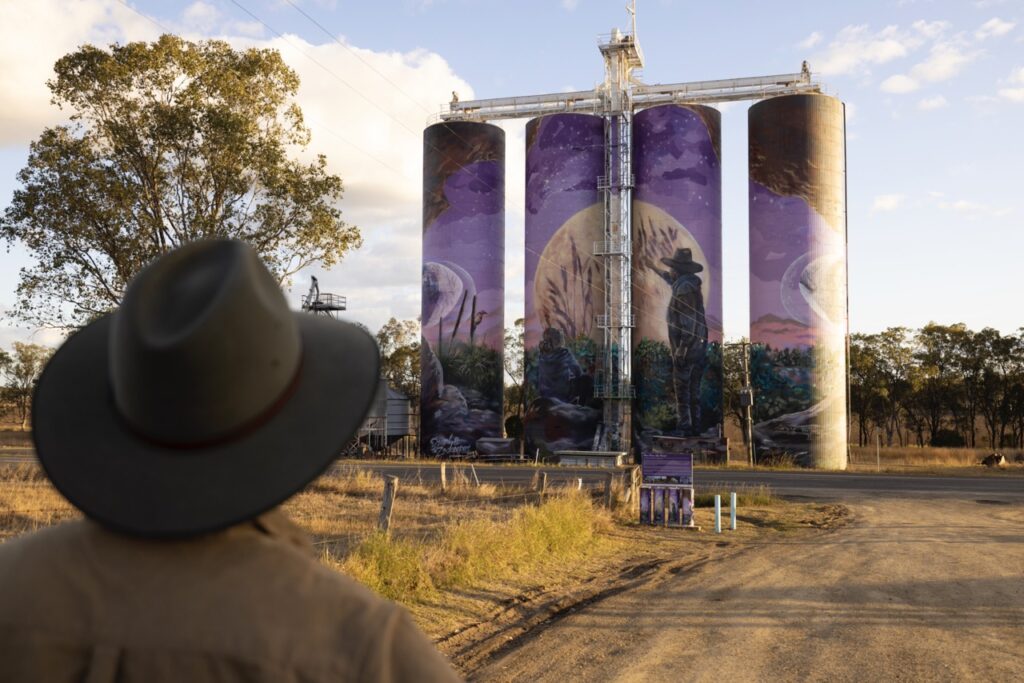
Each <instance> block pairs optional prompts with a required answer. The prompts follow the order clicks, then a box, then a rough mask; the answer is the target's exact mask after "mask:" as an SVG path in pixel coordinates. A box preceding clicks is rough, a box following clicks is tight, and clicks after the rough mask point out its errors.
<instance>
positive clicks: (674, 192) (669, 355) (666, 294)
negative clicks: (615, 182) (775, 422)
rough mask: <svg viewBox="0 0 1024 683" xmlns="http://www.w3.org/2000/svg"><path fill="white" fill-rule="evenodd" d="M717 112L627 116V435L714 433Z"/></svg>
mask: <svg viewBox="0 0 1024 683" xmlns="http://www.w3.org/2000/svg"><path fill="white" fill-rule="evenodd" d="M720 128H721V127H720V115H719V113H718V111H717V110H715V109H712V108H710V107H703V106H698V105H689V106H681V105H675V104H672V105H664V106H659V107H652V108H650V109H645V110H643V111H641V112H639V113H638V114H636V116H635V117H634V118H633V143H634V147H633V154H634V156H633V168H634V172H635V175H636V189H635V191H634V194H633V301H634V304H635V312H636V327H635V330H634V334H633V381H634V383H635V385H636V404H635V409H634V414H633V439H634V444H635V446H636V448H637V451H638V452H641V453H642V452H644V451H646V450H649V449H650V448H651V446H652V443H653V440H654V438H656V437H658V436H662V435H664V436H683V437H685V436H698V435H703V436H717V434H718V430H719V426H720V424H721V421H722V359H721V342H722V169H721V159H720Z"/></svg>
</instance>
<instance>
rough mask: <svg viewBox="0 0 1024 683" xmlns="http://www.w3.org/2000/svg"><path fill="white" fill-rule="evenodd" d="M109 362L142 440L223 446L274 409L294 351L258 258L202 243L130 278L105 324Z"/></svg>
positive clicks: (284, 310)
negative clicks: (108, 329) (108, 325)
mask: <svg viewBox="0 0 1024 683" xmlns="http://www.w3.org/2000/svg"><path fill="white" fill-rule="evenodd" d="M109 354H110V382H111V388H112V391H113V398H114V403H115V405H116V408H117V410H118V412H119V413H120V414H121V417H122V418H123V419H124V420H125V421H126V422H127V423H128V425H129V426H130V427H131V428H132V429H133V430H134V431H135V432H137V433H139V434H140V435H142V436H145V437H147V438H149V439H152V440H154V441H158V442H161V443H166V444H169V445H183V446H187V445H193V444H201V443H206V442H210V441H216V440H218V439H221V438H224V437H226V436H228V435H230V434H232V433H234V432H236V431H238V430H239V429H242V428H244V427H245V426H246V425H247V424H249V423H251V422H253V421H256V420H258V419H259V418H260V417H261V416H262V415H264V414H265V413H266V412H267V411H268V410H269V409H271V408H272V407H273V406H274V405H275V404H276V403H278V401H279V400H280V399H281V398H282V396H283V395H284V394H286V393H287V391H288V389H289V387H290V386H291V385H292V383H293V380H294V379H295V377H296V375H297V371H298V367H299V363H300V361H301V356H302V343H301V339H300V335H299V330H298V326H297V324H296V322H295V319H294V315H293V314H292V312H291V311H290V310H289V308H288V304H287V302H286V300H285V298H284V294H283V292H282V291H281V289H280V287H279V286H278V284H277V282H276V281H275V280H274V277H273V276H272V275H271V274H270V272H269V271H268V270H267V268H266V267H265V266H264V265H263V264H262V263H261V262H260V259H259V256H258V255H257V254H256V252H255V251H254V250H253V249H252V248H251V247H249V246H248V245H246V244H245V243H243V242H239V241H236V240H204V241H199V242H193V243H191V244H188V245H186V246H184V247H182V248H179V249H176V250H174V251H172V252H170V253H167V254H165V255H163V256H161V257H160V258H158V259H156V260H155V261H154V262H153V263H151V264H150V265H149V266H147V267H146V268H145V269H143V270H142V271H141V272H140V273H139V274H138V275H137V276H136V277H135V279H134V280H132V282H131V283H130V284H129V286H128V289H127V291H126V293H125V296H124V299H123V301H122V303H121V307H120V309H118V311H117V312H116V313H115V314H114V316H113V323H112V329H111V335H110V341H109Z"/></svg>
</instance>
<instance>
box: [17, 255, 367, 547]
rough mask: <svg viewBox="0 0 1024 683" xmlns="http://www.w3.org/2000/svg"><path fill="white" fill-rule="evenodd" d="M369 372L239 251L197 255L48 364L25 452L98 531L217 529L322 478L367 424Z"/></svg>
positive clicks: (173, 258) (144, 277) (162, 272)
mask: <svg viewBox="0 0 1024 683" xmlns="http://www.w3.org/2000/svg"><path fill="white" fill-rule="evenodd" d="M378 373H379V354H378V350H377V347H376V344H375V342H374V340H373V338H372V337H371V336H370V335H369V334H368V333H366V332H365V331H364V330H362V329H360V328H359V327H358V326H356V325H353V324H349V323H344V322H340V321H338V320H335V319H333V318H330V317H328V316H314V315H310V314H307V313H301V312H296V311H292V310H290V309H289V307H288V304H287V302H286V300H285V298H284V294H283V292H282V291H281V288H280V287H279V285H278V283H277V281H276V280H275V279H274V277H273V276H272V275H271V273H270V272H269V271H268V270H267V268H266V267H265V266H264V265H263V264H262V262H261V261H260V259H259V257H258V256H257V254H256V252H255V251H254V250H253V249H252V248H251V247H249V246H248V245H246V244H245V243H243V242H239V241H235V240H204V241H199V242H193V243H190V244H187V245H185V246H183V247H180V248H178V249H175V250H173V251H171V252H169V253H167V254H165V255H164V256H162V257H160V258H158V259H156V260H155V261H153V262H152V263H151V264H150V265H148V266H147V267H146V268H144V269H143V270H142V271H141V272H140V273H139V274H138V275H137V276H136V277H135V278H134V279H133V280H132V281H131V283H130V284H129V285H128V287H127V290H126V292H125V295H124V299H123V301H122V304H121V306H120V308H118V309H117V310H116V311H115V312H113V313H110V314H108V315H105V316H103V317H101V318H99V319H98V320H96V321H94V322H92V323H91V324H89V325H87V326H86V327H84V328H83V329H82V330H80V331H78V332H77V333H75V334H74V335H72V336H71V337H70V338H69V339H68V340H67V341H66V342H65V343H64V344H63V346H61V347H60V349H58V351H57V352H56V353H55V354H54V356H53V358H52V359H51V360H50V362H49V364H48V365H47V367H46V369H45V370H44V372H43V374H42V376H41V378H40V380H39V382H38V385H37V387H36V392H35V397H34V403H33V426H34V430H33V436H34V439H35V444H36V451H37V455H38V458H39V461H40V463H41V464H42V466H43V468H44V470H45V471H46V474H47V475H48V476H49V478H50V480H51V481H52V482H53V484H54V485H55V486H56V487H57V489H58V490H59V491H60V492H61V493H62V494H64V496H66V497H67V499H68V500H69V501H71V503H73V504H74V505H75V506H77V507H78V508H80V509H81V510H82V511H83V512H84V513H85V514H86V515H88V516H89V517H91V518H93V519H95V520H96V521H98V522H100V523H101V524H103V525H105V526H107V527H109V528H112V529H114V530H117V531H121V532H125V533H129V534H134V535H140V536H149V537H169V536H190V535H196V534H201V533H205V532H211V531H216V530H219V529H223V528H226V527H228V526H231V525H233V524H236V523H238V522H242V521H244V520H246V519H250V518H252V517H255V516H257V515H259V514H260V513H262V512H264V511H266V510H268V509H270V508H272V507H274V506H276V505H278V504H279V503H281V502H282V501H284V500H285V499H286V498H288V497H289V496H291V495H292V494H294V493H296V492H297V491H298V490H300V489H301V488H302V487H304V486H305V485H306V484H307V483H309V482H310V481H312V480H313V479H315V478H316V477H317V476H319V475H320V474H321V473H322V472H323V471H324V470H325V469H326V468H327V467H328V466H329V465H330V463H331V462H332V461H333V460H334V459H335V458H336V457H337V455H338V454H339V452H340V451H341V449H342V448H343V446H344V445H345V444H346V443H347V442H348V441H349V440H350V439H351V438H352V437H353V435H354V434H355V433H356V431H357V429H358V427H359V425H360V424H361V422H362V421H363V419H364V417H365V415H366V413H367V411H368V410H369V407H370V404H371V401H372V399H373V395H374V392H375V391H376V388H377V381H378Z"/></svg>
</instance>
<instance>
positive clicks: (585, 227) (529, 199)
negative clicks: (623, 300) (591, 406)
mask: <svg viewBox="0 0 1024 683" xmlns="http://www.w3.org/2000/svg"><path fill="white" fill-rule="evenodd" d="M603 144H604V121H603V120H602V119H601V118H599V117H596V116H588V115H585V114H558V115H553V116H545V117H541V118H538V119H533V120H531V121H530V122H529V123H528V124H527V127H526V259H525V271H526V274H525V285H526V286H525V308H524V310H525V315H526V346H527V347H528V348H535V347H536V346H537V344H538V343H539V342H540V335H541V333H542V332H543V329H544V327H546V326H548V325H551V326H556V327H560V328H567V327H574V328H575V329H574V330H571V329H562V331H563V332H565V333H566V334H567V335H569V336H575V334H574V332H576V333H584V334H590V333H592V331H593V316H594V315H597V314H600V313H601V312H603V310H604V293H603V289H602V288H601V276H600V272H601V268H600V260H599V259H594V258H593V257H592V256H591V252H592V247H593V243H594V242H595V241H597V240H600V239H602V236H603V231H604V225H603V222H602V215H601V204H600V199H601V198H600V195H599V193H598V191H597V178H598V176H600V175H602V174H603V173H604V148H603ZM573 247H575V249H576V255H577V258H578V259H579V264H580V265H582V266H583V269H584V270H585V271H588V272H590V274H591V278H592V284H593V285H594V286H592V287H590V288H589V290H587V285H586V282H585V278H586V275H585V274H583V273H582V272H581V271H580V269H579V267H577V269H576V271H574V269H573V252H572V249H573ZM538 273H540V277H538ZM563 275H564V277H565V280H564V283H563ZM584 290H587V291H589V293H590V298H591V305H590V306H589V307H588V306H587V305H586V303H585V301H584V299H585V298H586V292H585V291H584ZM538 292H539V295H538ZM555 299H557V300H558V301H557V302H556V301H555ZM558 304H561V307H562V308H563V309H564V310H566V311H567V312H568V314H569V316H570V318H571V325H566V324H564V322H563V323H562V324H560V323H559V320H558V318H557V316H556V315H555V312H554V310H553V309H554V308H556V306H557V305H558ZM545 318H546V319H547V322H545Z"/></svg>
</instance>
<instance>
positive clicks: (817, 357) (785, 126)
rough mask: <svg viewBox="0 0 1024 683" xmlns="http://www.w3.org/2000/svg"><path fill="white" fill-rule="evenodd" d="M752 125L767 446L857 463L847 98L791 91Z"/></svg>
mask: <svg viewBox="0 0 1024 683" xmlns="http://www.w3.org/2000/svg"><path fill="white" fill-rule="evenodd" d="M748 123H749V130H750V140H749V142H750V339H751V342H752V343H753V348H752V351H751V373H752V381H753V384H754V392H755V399H754V401H755V403H754V423H755V424H754V440H755V443H756V445H757V447H758V453H760V454H766V453H788V454H790V455H792V456H794V457H795V458H796V459H797V461H798V462H801V463H803V464H807V465H810V466H813V467H823V468H830V469H844V468H845V467H846V460H847V458H846V400H847V397H846V363H847V359H846V333H847V309H846V196H845V195H846V190H845V183H846V181H845V174H846V163H845V130H844V129H845V122H844V112H843V104H842V102H840V101H839V100H836V99H834V98H831V97H827V96H824V95H787V96H783V97H776V98H773V99H769V100H765V101H763V102H760V103H758V104H755V105H754V106H753V107H751V108H750V112H749V120H748Z"/></svg>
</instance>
